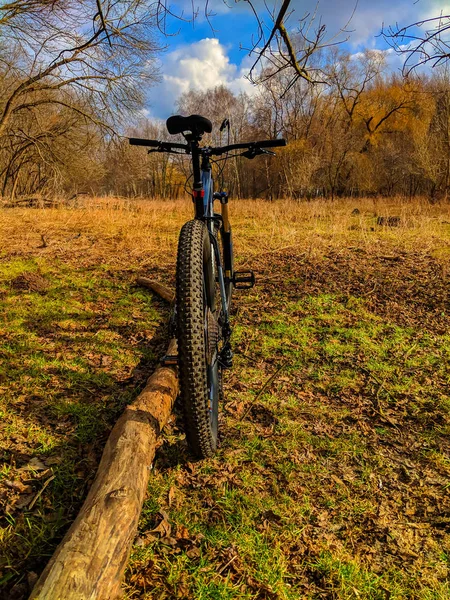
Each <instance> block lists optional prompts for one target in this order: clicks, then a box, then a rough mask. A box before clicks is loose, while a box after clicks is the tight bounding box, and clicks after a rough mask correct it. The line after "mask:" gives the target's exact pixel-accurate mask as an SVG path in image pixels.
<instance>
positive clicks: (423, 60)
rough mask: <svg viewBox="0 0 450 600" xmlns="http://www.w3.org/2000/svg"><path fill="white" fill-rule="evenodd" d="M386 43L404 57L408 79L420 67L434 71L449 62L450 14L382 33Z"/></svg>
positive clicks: (389, 28) (394, 27)
mask: <svg viewBox="0 0 450 600" xmlns="http://www.w3.org/2000/svg"><path fill="white" fill-rule="evenodd" d="M383 35H384V38H385V40H386V41H387V42H388V43H389V44H390V46H391V47H392V48H394V50H395V51H396V52H397V53H398V54H399V55H401V56H403V57H404V59H405V60H404V64H403V73H404V74H405V75H409V74H410V73H411V72H412V71H413V70H414V69H417V67H420V66H422V65H426V64H431V66H432V67H436V66H438V65H440V64H442V63H444V62H446V61H447V60H448V59H449V58H450V14H448V13H447V14H445V13H444V12H441V14H440V15H437V16H436V17H432V18H429V19H423V20H421V21H416V22H415V23H411V24H410V25H406V26H404V27H399V26H398V25H396V26H391V27H388V29H387V30H384V31H383Z"/></svg>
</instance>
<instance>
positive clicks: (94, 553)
mask: <svg viewBox="0 0 450 600" xmlns="http://www.w3.org/2000/svg"><path fill="white" fill-rule="evenodd" d="M168 354H176V342H175V340H172V342H171V343H170V345H169V349H168ZM177 393H178V378H177V372H176V369H175V367H159V368H158V369H156V371H155V372H154V374H153V375H152V376H151V377H150V379H149V380H148V382H147V386H146V387H145V389H144V390H143V391H142V392H141V394H140V395H139V396H138V398H137V399H136V400H135V402H134V403H133V404H131V405H130V406H128V407H127V408H126V409H125V412H124V413H123V414H122V416H121V417H120V419H119V420H118V421H117V423H116V425H115V427H114V429H113V430H112V432H111V434H110V436H109V438H108V441H107V443H106V447H105V450H104V452H103V456H102V459H101V462H100V466H99V468H98V471H97V475H96V477H95V480H94V483H93V484H92V487H91V489H90V491H89V494H88V496H87V498H86V501H85V503H84V504H83V506H82V508H81V510H80V512H79V514H78V516H77V518H76V519H75V521H74V523H73V524H72V526H71V528H70V529H69V531H68V532H67V534H66V535H65V537H64V539H63V541H62V542H61V543H60V545H59V546H58V548H57V549H56V552H55V554H54V555H53V557H52V558H51V560H50V562H49V564H48V565H47V567H46V568H45V570H44V572H43V573H42V575H41V577H40V579H39V581H38V582H37V584H36V586H35V587H34V589H33V592H32V594H31V596H30V600H36V599H39V600H44V599H45V600H62V598H64V600H88V599H89V600H113V599H115V598H118V597H119V596H120V595H121V592H120V586H121V580H122V576H123V573H124V571H125V567H126V564H127V560H128V557H129V553H130V549H131V545H132V542H133V539H134V537H135V535H136V530H137V525H138V520H139V516H140V513H141V509H142V505H143V502H144V497H145V492H146V490H147V483H148V478H149V474H150V469H151V465H152V461H153V458H154V455H155V446H156V441H157V439H158V436H159V434H160V432H161V430H162V428H163V427H164V425H165V424H166V422H167V420H168V418H169V416H170V414H171V412H172V407H173V403H174V401H175V398H176V396H177Z"/></svg>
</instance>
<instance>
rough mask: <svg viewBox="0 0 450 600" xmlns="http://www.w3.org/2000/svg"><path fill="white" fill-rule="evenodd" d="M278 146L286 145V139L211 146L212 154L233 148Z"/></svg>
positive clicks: (245, 148) (229, 150)
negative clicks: (219, 146)
mask: <svg viewBox="0 0 450 600" xmlns="http://www.w3.org/2000/svg"><path fill="white" fill-rule="evenodd" d="M277 146H286V140H284V139H279V140H261V141H260V142H243V143H241V144H230V145H229V146H222V148H211V154H215V155H219V154H225V153H226V152H231V151H232V150H247V149H252V148H276V147H277Z"/></svg>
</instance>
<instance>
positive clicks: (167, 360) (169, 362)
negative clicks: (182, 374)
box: [161, 354, 178, 367]
mask: <svg viewBox="0 0 450 600" xmlns="http://www.w3.org/2000/svg"><path fill="white" fill-rule="evenodd" d="M161 364H162V365H163V366H164V367H170V366H176V365H178V356H177V355H173V354H166V356H163V358H162V359H161Z"/></svg>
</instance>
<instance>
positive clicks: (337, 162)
mask: <svg viewBox="0 0 450 600" xmlns="http://www.w3.org/2000/svg"><path fill="white" fill-rule="evenodd" d="M158 6H160V5H159V4H154V3H148V2H145V1H143V0H124V1H121V2H116V1H114V0H103V2H101V3H100V2H99V1H98V0H76V1H75V0H64V1H62V0H59V1H58V0H14V1H11V2H6V3H2V4H1V5H0V195H1V196H2V197H3V198H5V199H8V200H10V201H14V200H17V199H20V198H24V197H25V198H26V197H29V196H32V195H45V196H50V197H54V196H62V197H70V196H73V195H76V194H79V193H89V194H96V195H103V194H108V195H118V196H127V197H138V196H145V197H155V196H156V197H162V198H172V197H179V196H181V195H183V194H185V191H186V189H188V188H189V183H188V184H187V186H186V180H187V179H188V178H189V175H190V164H189V160H188V159H187V157H182V156H169V155H166V154H160V153H152V154H150V155H148V154H147V153H146V152H145V150H144V149H143V148H135V147H130V146H129V145H128V143H127V140H126V136H127V135H130V136H135V137H148V138H156V139H168V137H169V136H168V134H167V132H166V130H165V126H164V123H162V122H160V121H158V120H151V119H147V118H140V119H137V118H136V115H138V114H142V109H143V108H144V107H145V102H146V99H145V97H144V95H143V93H142V90H143V89H145V87H147V84H148V83H152V82H153V81H156V79H157V72H156V70H155V68H154V66H153V65H154V62H153V61H152V58H153V57H154V56H155V55H156V53H157V52H158V49H159V44H158V39H157V36H156V35H155V32H157V30H158V23H159V20H160V17H161V15H160V14H159V12H158ZM293 43H295V39H294V40H293ZM385 56H386V55H385V53H383V52H380V51H373V50H368V51H366V52H361V53H358V54H356V55H350V54H348V53H345V52H343V51H341V50H340V49H337V48H334V49H330V48H329V49H325V50H323V51H319V52H317V53H316V54H315V55H314V57H313V59H312V60H313V64H312V68H314V70H315V72H316V73H320V78H319V79H320V81H319V82H318V83H315V84H311V83H310V82H308V81H307V80H305V79H303V78H296V79H295V80H293V79H292V73H290V72H289V71H288V70H287V69H280V68H279V65H278V66H277V67H273V66H272V67H271V66H270V62H268V61H267V62H266V63H263V64H265V65H266V66H265V69H261V70H260V71H259V74H258V85H257V86H255V88H254V90H253V92H252V94H251V95H248V94H245V93H241V94H234V93H232V92H231V91H230V90H229V89H227V88H226V87H224V86H219V87H217V88H215V89H212V90H207V91H190V92H188V93H186V94H184V95H182V96H181V97H180V98H179V99H178V103H177V111H178V112H180V113H182V114H192V113H200V114H203V115H205V116H207V117H208V118H210V119H211V120H212V121H213V125H214V128H213V133H212V134H211V135H210V136H205V140H204V141H205V143H207V144H212V145H224V144H226V143H234V142H238V141H250V140H257V139H267V138H274V137H285V138H286V139H287V141H288V146H287V147H286V148H282V149H278V150H277V156H276V157H264V156H262V157H258V158H257V159H255V160H246V159H245V158H239V157H231V158H230V159H229V160H228V161H226V163H224V162H219V163H217V165H216V166H215V170H216V177H217V178H218V180H219V184H220V185H221V186H223V187H224V188H226V189H227V190H228V191H229V192H230V193H231V194H232V195H234V196H237V197H241V198H246V197H248V198H253V197H263V198H268V199H274V198H278V197H290V198H296V199H297V198H299V199H300V198H314V197H317V196H321V197H329V198H335V197H337V196H353V197H358V196H367V195H385V196H391V195H397V194H399V195H402V196H406V197H412V196H417V195H425V196H427V197H429V198H430V199H432V200H437V199H440V198H445V197H447V194H448V191H449V186H450V75H449V73H448V70H447V69H446V67H445V65H444V66H443V67H442V68H440V69H439V70H434V71H430V74H428V75H423V76H417V75H414V74H410V75H409V76H408V77H405V76H402V75H401V74H399V73H392V71H390V70H389V69H388V67H387V65H386V61H385ZM293 81H294V82H293ZM225 118H226V119H228V120H229V123H230V126H229V128H226V129H225V130H224V131H223V132H222V133H220V131H219V127H220V124H221V123H222V121H223V120H224V119H225ZM132 123H134V125H132Z"/></svg>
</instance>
